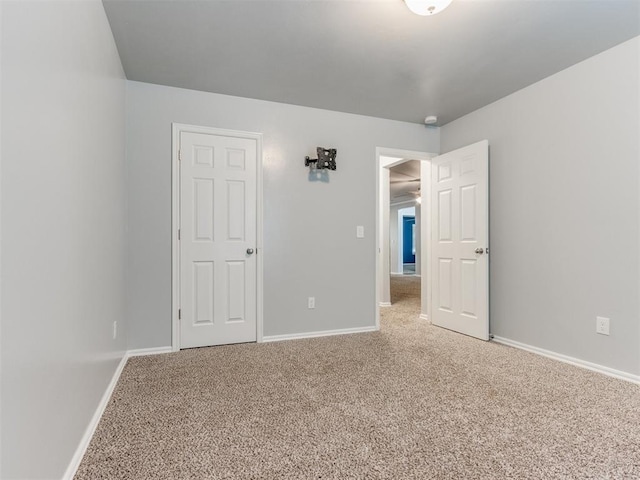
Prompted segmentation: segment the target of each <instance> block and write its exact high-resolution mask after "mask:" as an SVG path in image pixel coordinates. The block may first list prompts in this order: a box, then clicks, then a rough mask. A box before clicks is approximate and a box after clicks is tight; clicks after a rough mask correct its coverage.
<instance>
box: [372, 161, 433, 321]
mask: <svg viewBox="0 0 640 480" xmlns="http://www.w3.org/2000/svg"><path fill="white" fill-rule="evenodd" d="M435 156H436V154H432V153H428V152H416V151H410V150H402V149H389V148H377V149H376V158H377V165H378V168H377V183H378V189H377V193H378V195H377V198H378V200H377V202H376V225H377V227H376V228H377V241H378V249H377V250H378V255H377V258H376V279H377V288H376V327H377V328H379V327H380V310H379V307H387V306H390V305H391V291H390V289H391V283H390V278H391V274H392V273H393V274H400V275H401V274H403V273H404V258H403V254H404V252H403V249H402V248H398V244H399V243H400V242H401V239H402V237H403V236H402V229H403V227H402V222H403V218H402V217H403V216H402V215H399V214H398V212H399V211H401V210H402V209H403V208H414V209H415V214H414V218H415V227H413V231H412V234H414V235H415V240H414V245H415V247H416V248H415V262H414V268H415V275H420V276H422V279H423V281H422V282H421V288H420V297H421V309H420V312H421V313H420V317H421V318H422V319H426V320H427V319H428V308H429V305H430V288H431V285H430V282H429V281H428V279H429V274H428V272H429V264H428V256H427V255H421V252H422V251H428V248H429V247H428V245H429V241H430V236H429V234H428V232H430V218H429V214H428V213H429V210H428V206H429V198H428V196H429V195H428V192H429V184H430V178H431V170H430V166H429V165H430V164H429V160H430V159H431V158H432V157H435ZM392 182H393V183H392ZM392 187H393V190H394V191H393V193H392ZM390 231H391V232H392V233H391V234H390ZM392 239H394V240H392Z"/></svg>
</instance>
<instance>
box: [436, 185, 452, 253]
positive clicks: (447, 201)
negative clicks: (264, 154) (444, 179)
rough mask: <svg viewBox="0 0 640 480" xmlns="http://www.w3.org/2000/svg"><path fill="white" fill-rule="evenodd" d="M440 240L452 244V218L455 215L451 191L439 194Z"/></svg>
mask: <svg viewBox="0 0 640 480" xmlns="http://www.w3.org/2000/svg"><path fill="white" fill-rule="evenodd" d="M437 205H438V223H436V225H438V240H439V241H441V242H450V241H451V240H452V237H451V217H452V214H453V211H452V208H451V207H452V205H451V190H443V191H441V192H438V202H437Z"/></svg>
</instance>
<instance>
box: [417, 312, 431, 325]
mask: <svg viewBox="0 0 640 480" xmlns="http://www.w3.org/2000/svg"><path fill="white" fill-rule="evenodd" d="M419 318H420V320H424V321H425V322H429V323H431V320H429V315H426V314H424V313H421V314H420V317H419Z"/></svg>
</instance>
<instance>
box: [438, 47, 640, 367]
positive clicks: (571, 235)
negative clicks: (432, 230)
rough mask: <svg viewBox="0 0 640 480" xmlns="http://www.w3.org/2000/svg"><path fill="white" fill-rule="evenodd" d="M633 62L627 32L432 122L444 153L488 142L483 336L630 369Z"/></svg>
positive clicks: (636, 239) (639, 131)
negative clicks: (480, 104) (508, 91)
mask: <svg viewBox="0 0 640 480" xmlns="http://www.w3.org/2000/svg"><path fill="white" fill-rule="evenodd" d="M639 58H640V40H639V38H635V39H633V40H631V41H628V42H626V43H624V44H621V45H619V46H617V47H615V48H613V49H611V50H608V51H606V52H604V53H602V54H600V55H597V56H595V57H592V58H590V59H588V60H586V61H584V62H582V63H579V64H577V65H574V66H573V67H571V68H569V69H567V70H564V71H562V72H560V73H558V74H556V75H553V76H551V77H549V78H547V79H545V80H542V81H541V82H539V83H536V84H534V85H532V86H530V87H528V88H525V89H524V90H521V91H519V92H516V93H514V94H513V95H510V96H508V97H506V98H504V99H502V100H499V101H497V102H495V103H493V104H491V105H489V106H487V107H484V108H482V109H480V110H478V111H476V112H474V113H471V114H469V115H467V116H466V117H463V118H461V119H459V120H457V121H454V122H452V123H450V124H448V125H446V126H444V127H443V128H442V129H441V136H442V138H441V140H442V151H443V152H447V151H450V150H453V149H455V148H457V147H461V146H463V145H467V144H470V143H472V142H476V141H478V140H482V139H485V138H486V139H488V140H489V144H490V170H491V173H490V182H491V185H490V191H491V193H490V202H491V206H490V212H491V219H490V228H491V230H490V234H491V295H492V296H491V332H492V333H493V334H495V335H498V336H501V337H505V338H508V339H511V340H516V341H519V342H523V343H525V344H529V345H533V346H536V347H539V348H543V349H547V350H551V351H554V352H557V353H561V354H565V355H569V356H572V357H576V358H579V359H583V360H587V361H591V362H595V363H598V364H601V365H605V366H608V367H611V368H615V369H619V370H622V371H626V372H629V373H633V374H638V373H640V353H639V352H640V308H639V292H640V283H639V266H640V261H639V252H640V236H639V219H640V215H639V212H640V208H639V207H640V204H639V198H640V197H639V194H640V190H639V179H640V176H639V168H640V167H639V166H640V148H639V137H640V121H639V116H640V97H639V90H640V78H639V63H638V61H639ZM597 315H599V316H605V317H610V318H611V335H610V336H609V337H606V336H602V335H598V334H596V333H595V318H596V316H597Z"/></svg>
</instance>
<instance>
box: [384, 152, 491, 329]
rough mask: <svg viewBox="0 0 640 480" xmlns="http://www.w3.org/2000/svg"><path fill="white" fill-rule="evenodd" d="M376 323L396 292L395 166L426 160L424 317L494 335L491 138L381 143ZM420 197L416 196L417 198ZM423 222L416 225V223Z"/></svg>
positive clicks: (450, 326) (422, 183)
mask: <svg viewBox="0 0 640 480" xmlns="http://www.w3.org/2000/svg"><path fill="white" fill-rule="evenodd" d="M376 159H377V187H378V188H377V201H376V209H377V211H376V228H377V233H378V238H377V240H378V254H377V256H376V282H377V283H376V303H377V304H376V327H377V328H380V307H386V306H390V305H391V296H390V275H391V270H390V263H391V262H390V247H391V245H390V244H391V242H390V239H389V237H390V235H389V226H390V218H389V217H390V209H391V202H390V195H391V194H390V185H391V183H390V171H391V168H393V167H394V166H396V165H400V164H403V163H405V162H407V161H408V160H419V161H420V166H421V167H420V168H421V170H420V172H421V176H420V182H419V183H420V191H421V195H420V198H421V213H420V215H416V223H418V221H419V220H420V223H421V226H420V228H419V229H418V230H417V231H419V232H420V236H421V240H420V244H421V249H422V250H423V251H424V252H426V253H427V254H425V255H422V256H421V258H420V260H419V261H418V260H417V259H416V268H421V272H422V277H423V280H424V281H422V282H421V287H420V292H421V304H420V318H422V319H424V320H428V321H429V322H430V323H433V324H435V325H437V326H441V327H444V328H448V329H450V330H454V331H456V332H459V333H463V334H466V335H470V336H473V337H476V338H479V339H482V340H488V339H489V258H488V253H489V223H488V220H489V191H488V182H489V178H488V172H489V163H488V162H489V142H488V141H486V140H483V141H481V142H477V143H475V144H472V145H469V146H467V147H462V148H459V149H457V150H454V151H451V152H448V153H445V154H442V155H435V154H429V153H424V152H412V151H403V150H398V149H385V148H378V149H376ZM414 200H415V199H414ZM416 228H417V227H416Z"/></svg>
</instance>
